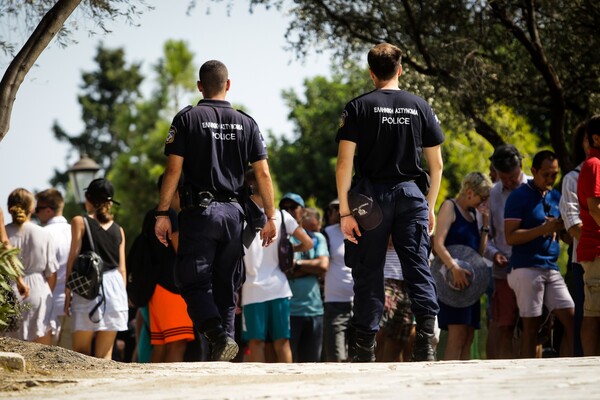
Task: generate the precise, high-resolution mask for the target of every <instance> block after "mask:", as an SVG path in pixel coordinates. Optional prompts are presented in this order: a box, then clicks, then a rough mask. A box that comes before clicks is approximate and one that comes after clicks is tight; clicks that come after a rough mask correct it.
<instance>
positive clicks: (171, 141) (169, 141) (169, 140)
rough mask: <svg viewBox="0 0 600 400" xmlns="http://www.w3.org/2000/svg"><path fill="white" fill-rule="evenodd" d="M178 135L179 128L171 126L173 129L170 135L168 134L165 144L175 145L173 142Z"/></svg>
mask: <svg viewBox="0 0 600 400" xmlns="http://www.w3.org/2000/svg"><path fill="white" fill-rule="evenodd" d="M176 133H177V128H175V125H171V127H170V128H169V133H168V134H167V140H165V143H166V144H170V143H173V141H174V140H175V134H176Z"/></svg>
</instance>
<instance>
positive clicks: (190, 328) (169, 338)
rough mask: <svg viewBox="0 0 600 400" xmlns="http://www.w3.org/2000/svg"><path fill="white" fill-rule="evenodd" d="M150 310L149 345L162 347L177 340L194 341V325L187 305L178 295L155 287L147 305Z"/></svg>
mask: <svg viewBox="0 0 600 400" xmlns="http://www.w3.org/2000/svg"><path fill="white" fill-rule="evenodd" d="M148 308H149V310H150V343H152V344H154V345H163V344H165V343H171V342H177V341H179V340H185V341H188V342H190V341H192V340H194V324H193V323H192V320H191V319H190V317H189V315H188V313H187V305H186V304H185V301H184V300H183V298H182V297H181V295H179V294H174V293H171V292H169V291H168V290H167V289H165V288H163V287H162V286H160V285H158V284H157V285H156V289H154V294H153V295H152V298H151V299H150V302H149V303H148Z"/></svg>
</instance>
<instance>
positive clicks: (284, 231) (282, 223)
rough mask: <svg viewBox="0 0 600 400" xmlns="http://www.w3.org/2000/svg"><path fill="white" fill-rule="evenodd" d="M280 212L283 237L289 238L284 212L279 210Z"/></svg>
mask: <svg viewBox="0 0 600 400" xmlns="http://www.w3.org/2000/svg"><path fill="white" fill-rule="evenodd" d="M279 212H280V213H281V237H283V236H284V235H285V236H286V238H287V229H286V228H285V217H284V216H283V210H279Z"/></svg>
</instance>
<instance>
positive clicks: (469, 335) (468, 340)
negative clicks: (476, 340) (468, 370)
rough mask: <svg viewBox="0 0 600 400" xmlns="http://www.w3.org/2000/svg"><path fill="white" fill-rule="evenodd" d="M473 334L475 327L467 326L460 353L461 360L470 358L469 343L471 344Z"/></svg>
mask: <svg viewBox="0 0 600 400" xmlns="http://www.w3.org/2000/svg"><path fill="white" fill-rule="evenodd" d="M474 336H475V328H473V327H471V326H468V327H467V338H466V340H465V344H464V345H463V348H462V354H461V355H460V359H461V360H470V359H471V345H472V344H473V337H474Z"/></svg>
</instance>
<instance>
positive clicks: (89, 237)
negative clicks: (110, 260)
mask: <svg viewBox="0 0 600 400" xmlns="http://www.w3.org/2000/svg"><path fill="white" fill-rule="evenodd" d="M83 223H84V224H85V234H86V235H87V238H88V240H89V241H90V246H91V247H92V251H93V252H94V253H95V252H96V247H95V246H94V238H93V237H92V231H91V229H90V224H89V222H88V216H87V215H84V216H83Z"/></svg>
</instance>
